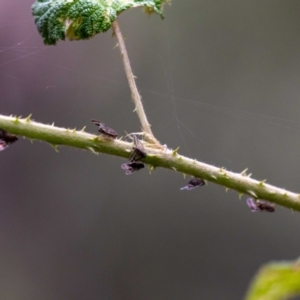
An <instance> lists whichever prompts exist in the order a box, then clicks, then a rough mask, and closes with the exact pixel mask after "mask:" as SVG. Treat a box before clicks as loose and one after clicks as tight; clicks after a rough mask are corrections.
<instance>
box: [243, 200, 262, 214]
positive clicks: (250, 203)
mask: <svg viewBox="0 0 300 300" xmlns="http://www.w3.org/2000/svg"><path fill="white" fill-rule="evenodd" d="M246 203H247V205H248V207H249V208H250V209H251V211H252V212H256V211H259V208H258V207H257V205H256V202H255V200H254V199H253V198H248V199H247V200H246Z"/></svg>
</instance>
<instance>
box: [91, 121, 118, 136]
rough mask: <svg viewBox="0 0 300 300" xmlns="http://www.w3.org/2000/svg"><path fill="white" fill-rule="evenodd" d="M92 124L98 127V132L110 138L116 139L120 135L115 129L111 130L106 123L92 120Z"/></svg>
mask: <svg viewBox="0 0 300 300" xmlns="http://www.w3.org/2000/svg"><path fill="white" fill-rule="evenodd" d="M92 122H93V123H94V124H95V125H96V126H98V127H99V128H98V131H99V132H100V133H102V134H104V135H105V136H108V137H110V138H113V139H115V138H116V137H117V136H118V134H117V132H116V131H114V130H113V129H111V128H110V127H108V126H106V125H105V124H104V123H102V122H100V121H97V120H92Z"/></svg>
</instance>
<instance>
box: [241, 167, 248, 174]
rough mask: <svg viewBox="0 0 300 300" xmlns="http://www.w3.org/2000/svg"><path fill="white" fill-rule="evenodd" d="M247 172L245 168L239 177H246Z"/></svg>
mask: <svg viewBox="0 0 300 300" xmlns="http://www.w3.org/2000/svg"><path fill="white" fill-rule="evenodd" d="M247 171H248V168H246V169H245V170H243V171H242V172H241V175H242V176H246V175H247Z"/></svg>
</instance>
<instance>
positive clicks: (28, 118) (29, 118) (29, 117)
mask: <svg viewBox="0 0 300 300" xmlns="http://www.w3.org/2000/svg"><path fill="white" fill-rule="evenodd" d="M31 117H32V114H30V115H29V116H28V117H27V118H26V119H25V121H26V122H28V123H29V122H30V121H31Z"/></svg>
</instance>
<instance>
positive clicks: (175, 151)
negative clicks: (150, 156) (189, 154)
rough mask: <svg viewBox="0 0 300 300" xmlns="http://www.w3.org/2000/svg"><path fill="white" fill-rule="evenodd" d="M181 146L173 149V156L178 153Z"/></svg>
mask: <svg viewBox="0 0 300 300" xmlns="http://www.w3.org/2000/svg"><path fill="white" fill-rule="evenodd" d="M179 148H180V147H177V148H176V149H174V150H173V151H172V155H173V156H176V155H178V150H179Z"/></svg>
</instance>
